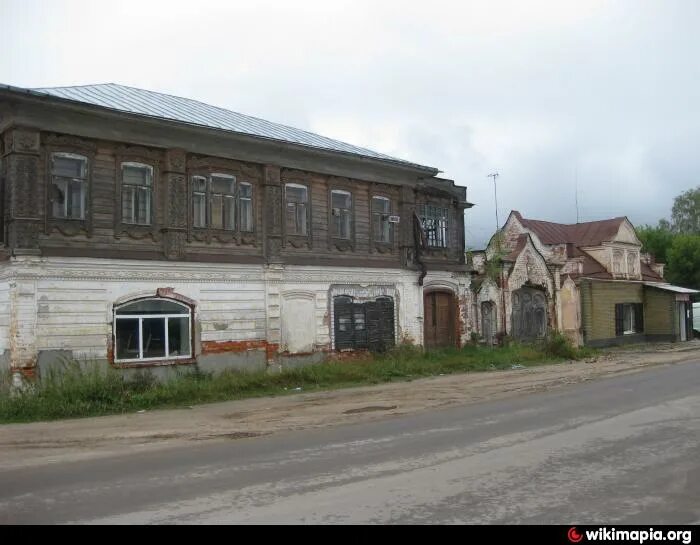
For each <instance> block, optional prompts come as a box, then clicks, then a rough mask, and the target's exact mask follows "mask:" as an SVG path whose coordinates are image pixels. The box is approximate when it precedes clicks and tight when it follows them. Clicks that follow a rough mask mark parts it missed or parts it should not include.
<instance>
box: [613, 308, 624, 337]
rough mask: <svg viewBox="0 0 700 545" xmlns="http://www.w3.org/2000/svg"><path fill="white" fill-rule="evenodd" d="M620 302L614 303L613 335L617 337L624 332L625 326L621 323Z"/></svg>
mask: <svg viewBox="0 0 700 545" xmlns="http://www.w3.org/2000/svg"><path fill="white" fill-rule="evenodd" d="M622 307H623V305H622V303H618V304H616V305H615V336H616V337H619V336H621V335H623V334H624V332H625V326H624V324H623V319H622V317H623V312H622Z"/></svg>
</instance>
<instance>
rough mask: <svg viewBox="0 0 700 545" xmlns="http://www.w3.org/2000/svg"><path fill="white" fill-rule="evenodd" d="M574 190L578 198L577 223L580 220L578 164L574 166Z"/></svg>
mask: <svg viewBox="0 0 700 545" xmlns="http://www.w3.org/2000/svg"><path fill="white" fill-rule="evenodd" d="M574 192H575V198H576V223H578V222H579V215H578V165H576V167H575V168H574Z"/></svg>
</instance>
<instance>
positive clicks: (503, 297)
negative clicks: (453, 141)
mask: <svg viewBox="0 0 700 545" xmlns="http://www.w3.org/2000/svg"><path fill="white" fill-rule="evenodd" d="M499 176H500V174H499V173H498V171H496V172H493V173H491V174H488V175H487V177H488V178H493V200H494V203H495V204H496V249H497V251H498V253H499V254H500V252H501V233H500V232H499V230H500V228H501V223H500V222H499V221H498V190H497V186H496V180H497V179H498V177H499ZM503 268H504V266H503V263H501V268H500V270H499V271H498V273H499V276H500V286H499V288H500V292H501V323H502V332H503V334H504V335H505V334H506V293H505V278H504V275H503Z"/></svg>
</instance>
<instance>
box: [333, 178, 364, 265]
mask: <svg viewBox="0 0 700 545" xmlns="http://www.w3.org/2000/svg"><path fill="white" fill-rule="evenodd" d="M335 191H339V192H343V193H349V194H350V238H339V237H336V236H334V235H333V192H335ZM356 202H357V187H356V186H354V185H353V184H352V183H351V182H350V180H348V179H345V178H333V179H331V180H329V183H328V215H327V221H328V247H329V249H336V250H338V251H341V252H347V251H351V252H354V251H355V248H356V232H357V228H356V223H357V221H356V220H357V218H356V216H357V214H356V207H357V204H356Z"/></svg>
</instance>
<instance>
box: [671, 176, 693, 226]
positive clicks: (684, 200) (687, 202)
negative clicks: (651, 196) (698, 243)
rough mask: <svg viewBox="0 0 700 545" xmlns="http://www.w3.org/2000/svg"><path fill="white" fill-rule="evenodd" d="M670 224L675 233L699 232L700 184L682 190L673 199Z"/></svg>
mask: <svg viewBox="0 0 700 545" xmlns="http://www.w3.org/2000/svg"><path fill="white" fill-rule="evenodd" d="M671 224H672V225H673V230H674V231H675V232H676V233H683V234H692V235H698V234H700V186H698V187H696V188H695V189H689V190H688V191H684V192H683V193H681V194H680V195H678V197H676V198H675V199H674V201H673V208H672V209H671Z"/></svg>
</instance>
